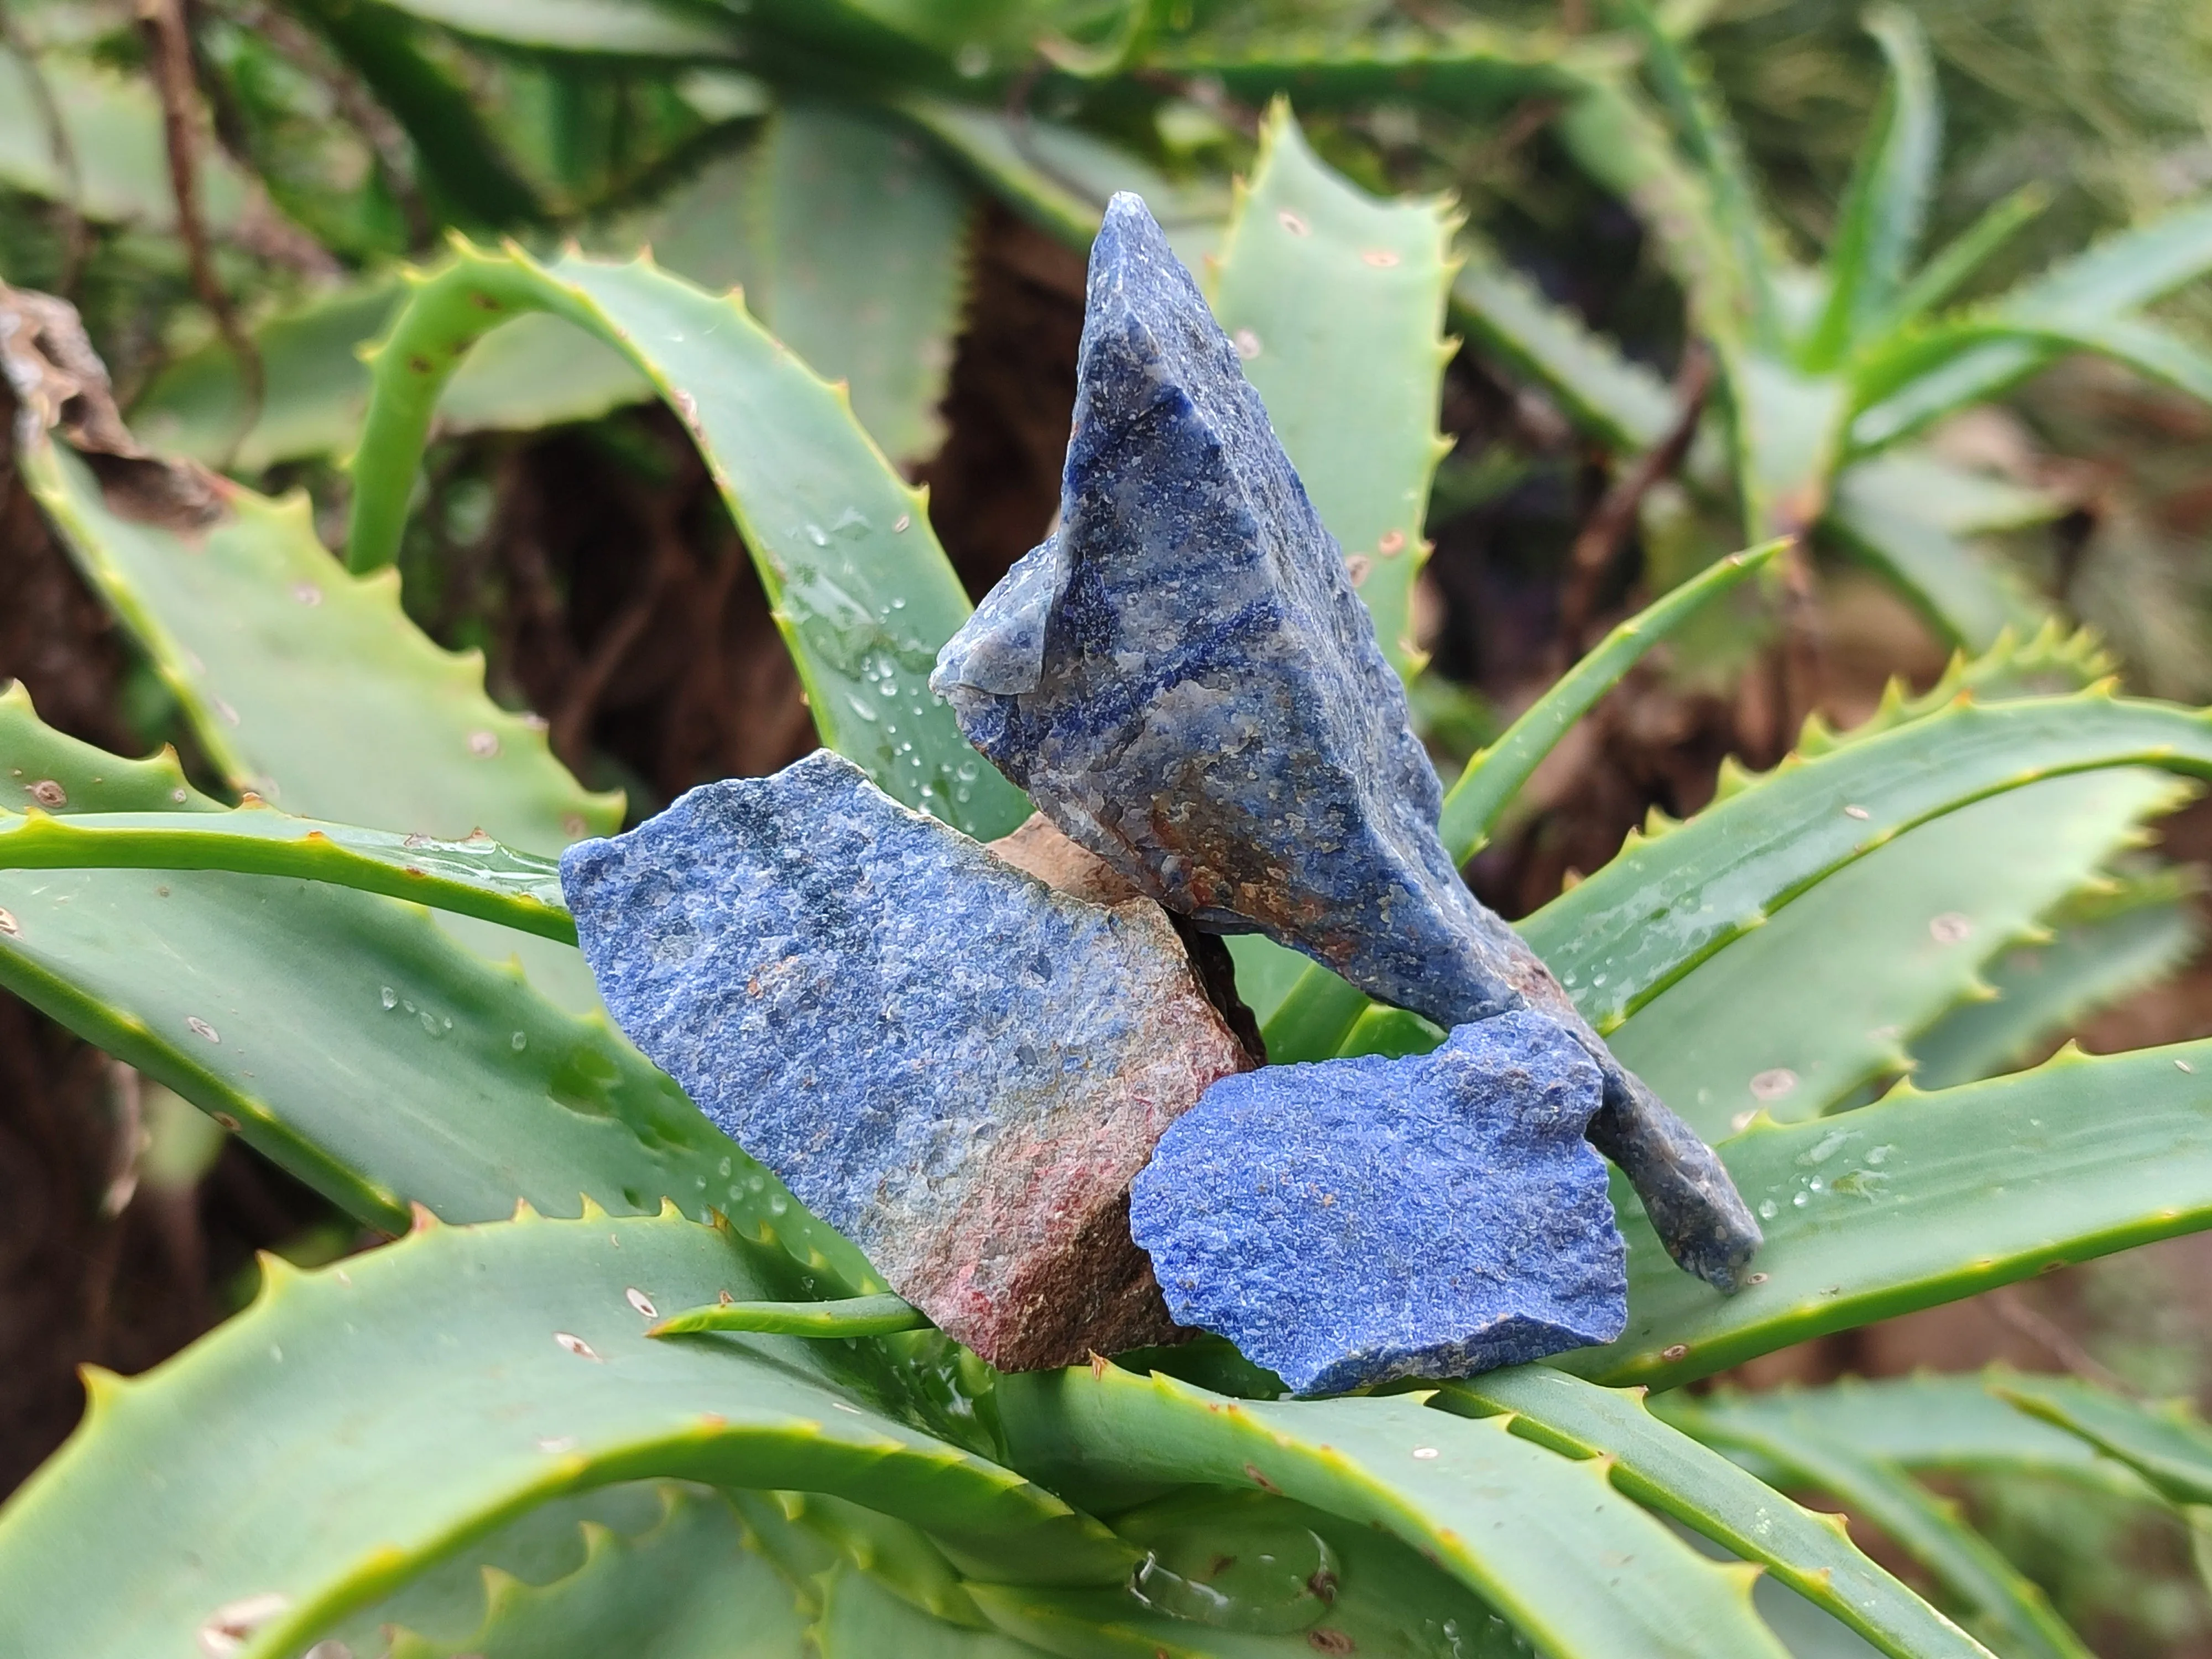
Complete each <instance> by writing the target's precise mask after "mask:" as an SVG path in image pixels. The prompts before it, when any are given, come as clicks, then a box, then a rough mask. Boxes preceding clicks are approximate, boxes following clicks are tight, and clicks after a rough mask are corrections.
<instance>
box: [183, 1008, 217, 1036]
mask: <svg viewBox="0 0 2212 1659" xmlns="http://www.w3.org/2000/svg"><path fill="white" fill-rule="evenodd" d="M185 1024H187V1025H189V1026H190V1027H191V1030H192V1035H193V1036H204V1037H205V1038H206V1039H207V1040H208V1041H209V1042H222V1038H221V1037H219V1036H216V1030H215V1027H214V1026H212V1025H210V1024H208V1023H207V1022H206V1021H205V1020H204V1019H202V1018H200V1017H199V1016H198V1015H197V1014H187V1015H185Z"/></svg>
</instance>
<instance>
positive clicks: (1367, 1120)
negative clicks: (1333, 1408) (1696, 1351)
mask: <svg viewBox="0 0 2212 1659" xmlns="http://www.w3.org/2000/svg"><path fill="white" fill-rule="evenodd" d="M1601 1087H1602V1085H1601V1079H1600V1078H1599V1075H1598V1068H1597V1066H1595V1063H1593V1062H1592V1060H1590V1058H1589V1054H1587V1053H1585V1052H1584V1051H1583V1047H1582V1045H1581V1043H1580V1042H1577V1040H1576V1038H1575V1037H1574V1036H1573V1035H1572V1034H1571V1033H1570V1032H1568V1031H1566V1030H1564V1029H1562V1028H1561V1027H1560V1026H1559V1025H1558V1024H1554V1023H1553V1021H1551V1020H1548V1019H1546V1018H1543V1017H1542V1016H1541V1015H1538V1014H1531V1013H1509V1014H1505V1015H1503V1016H1501V1017H1499V1018H1497V1019H1493V1020H1486V1021H1484V1022H1482V1023H1481V1024H1474V1025H1464V1026H1462V1027H1461V1028H1460V1029H1459V1030H1456V1031H1454V1032H1453V1033H1452V1034H1451V1036H1450V1037H1449V1040H1447V1041H1446V1042H1445V1043H1444V1044H1443V1047H1442V1048H1438V1049H1437V1050H1436V1052H1435V1053H1433V1054H1423V1055H1419V1056H1417V1057H1415V1058H1413V1059H1402V1060H1392V1059H1385V1058H1383V1057H1382V1056H1379V1055H1370V1056H1366V1057H1364V1058H1361V1059H1358V1060H1326V1061H1323V1062H1322V1063H1320V1064H1318V1065H1308V1066H1268V1067H1267V1068H1266V1069H1265V1070H1262V1071H1259V1072H1255V1073H1251V1074H1249V1076H1244V1077H1234V1078H1227V1079H1224V1080H1222V1081H1221V1082H1219V1083H1217V1084H1215V1085H1213V1086H1212V1088H1211V1089H1209V1090H1207V1091H1206V1096H1205V1097H1204V1098H1203V1099H1202V1100H1200V1102H1199V1103H1198V1105H1197V1106H1196V1107H1194V1109H1192V1110H1190V1111H1189V1112H1188V1113H1186V1114H1184V1115H1183V1116H1182V1117H1181V1118H1180V1119H1178V1120H1177V1121H1176V1122H1175V1124H1174V1125H1173V1126H1172V1127H1170V1128H1169V1130H1168V1132H1167V1133H1166V1134H1165V1135H1164V1137H1162V1139H1161V1140H1160V1144H1159V1147H1158V1151H1156V1152H1154V1153H1153V1154H1152V1163H1151V1164H1150V1165H1149V1166H1148V1167H1147V1168H1146V1170H1145V1172H1144V1173H1143V1174H1142V1175H1140V1176H1138V1177H1137V1180H1136V1184H1135V1186H1134V1188H1133V1189H1132V1193H1131V1202H1130V1226H1131V1229H1132V1231H1133V1232H1134V1234H1135V1236H1136V1240H1137V1243H1139V1244H1140V1245H1142V1246H1143V1247H1144V1248H1145V1249H1146V1251H1147V1252H1148V1253H1150V1255H1151V1256H1152V1267H1153V1271H1154V1272H1155V1273H1157V1274H1158V1278H1159V1282H1160V1288H1161V1290H1162V1291H1163V1292H1164V1293H1165V1295H1166V1297H1167V1303H1168V1308H1169V1310H1170V1312H1172V1313H1173V1314H1174V1315H1175V1316H1176V1319H1177V1320H1178V1321H1179V1322H1182V1323H1183V1324H1186V1325H1197V1326H1200V1327H1202V1328H1205V1329H1206V1330H1210V1331H1213V1332H1216V1333H1218V1334H1220V1335H1223V1336H1225V1337H1227V1338H1228V1339H1229V1340H1231V1342H1234V1343H1235V1344H1236V1345H1237V1348H1238V1349H1239V1350H1240V1351H1241V1352H1243V1354H1244V1356H1245V1357H1246V1358H1248V1359H1250V1360H1253V1361H1254V1362H1255V1363H1256V1364H1261V1365H1265V1366H1266V1367H1267V1369H1268V1370H1272V1371H1273V1372H1275V1373H1276V1374H1277V1375H1278V1376H1280V1377H1282V1379H1283V1380H1284V1382H1285V1383H1288V1384H1289V1385H1290V1387H1291V1389H1292V1390H1293V1391H1294V1392H1296V1393H1298V1394H1337V1393H1341V1392H1343V1391H1344V1390H1346V1389H1356V1388H1361V1387H1364V1386H1367V1385H1369V1384H1372V1383H1387V1382H1389V1381H1390V1380H1392V1379H1393V1378H1396V1377H1403V1376H1428V1377H1447V1376H1470V1375H1472V1374H1473V1373H1474V1372H1476V1371H1481V1370H1490V1369H1491V1368H1492V1367H1493V1366H1498V1365H1512V1364H1522V1363H1523V1362H1525V1361H1528V1360H1532V1359H1541V1358H1543V1357H1544V1356H1545V1355H1547V1354H1553V1353H1558V1352H1560V1351H1561V1350H1563V1349H1566V1348H1573V1347H1580V1346H1583V1345H1585V1344H1589V1343H1593V1342H1609V1341H1611V1340H1613V1338H1615V1337H1617V1336H1619V1335H1620V1333H1621V1331H1622V1330H1623V1328H1625V1327H1626V1324H1627V1322H1628V1279H1627V1251H1626V1247H1625V1246H1624V1245H1623V1243H1621V1237H1620V1230H1619V1229H1618V1228H1617V1227H1616V1226H1615V1225H1613V1206H1612V1203H1611V1202H1610V1201H1609V1200H1608V1199H1607V1195H1606V1172H1605V1165H1604V1164H1603V1163H1602V1162H1601V1160H1600V1159H1599V1158H1598V1155H1597V1153H1596V1152H1595V1151H1593V1150H1592V1149H1591V1147H1590V1145H1589V1142H1588V1141H1587V1140H1586V1139H1583V1131H1584V1128H1585V1127H1586V1126H1587V1125H1588V1123H1589V1117H1590V1115H1591V1113H1593V1112H1594V1111H1595V1110H1596V1109H1597V1105H1598V1099H1599V1095H1600V1091H1601Z"/></svg>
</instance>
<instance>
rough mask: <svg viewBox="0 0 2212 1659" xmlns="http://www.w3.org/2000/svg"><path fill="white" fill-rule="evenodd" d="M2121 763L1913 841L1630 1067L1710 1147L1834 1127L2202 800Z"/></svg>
mask: <svg viewBox="0 0 2212 1659" xmlns="http://www.w3.org/2000/svg"><path fill="white" fill-rule="evenodd" d="M2189 793H2190V792H2189V790H2188V789H2187V788H2186V787H2185V786H2179V785H2177V784H2176V782H2175V781H2174V780H2173V779H2172V778H2170V777H2168V776H2166V775H2165V774H2163V773H2160V772H2154V771H2150V770H2148V769H2142V768H2135V767H2122V768H2114V769H2108V770H2102V771H2095V772H2081V773H2074V774H2071V775H2067V776H2063V777H2056V778H2045V779H2044V780H2043V781H2040V782H2037V783H2032V784H2028V785H2026V786H2024V787H2021V788H2019V789H2015V790H2008V791H2007V792H2006V793H2003V794H2001V795H1994V796H1990V797H1989V798H1987V799H1983V800H1978V801H1976V802H1974V803H1972V805H1967V806H1964V807H1961V808H1960V809H1959V810H1958V811H1955V812H1949V813H1946V814H1945V815H1944V816H1943V817H1939V818H1936V819H1935V820H1933V821H1932V822H1929V823H1923V824H1922V825H1920V826H1919V827H1918V828H1917V829H1911V830H1908V831H1906V832H1905V834H1904V835H1901V836H1898V837H1897V838H1896V839H1895V840H1893V841H1890V842H1885V843H1884V844H1883V845H1881V846H1880V847H1878V848H1875V850H1874V851H1872V852H1870V853H1869V854H1867V855H1866V856H1865V857H1864V858H1863V859H1860V860H1857V862H1855V863H1852V864H1849V865H1846V866H1844V867H1843V868H1842V869H1840V870H1838V871H1836V872H1833V873H1832V874H1831V875H1830V876H1828V878H1826V880H1824V881H1822V882H1821V883H1820V885H1818V886H1817V887H1814V888H1813V889H1812V890H1810V891H1808V892H1806V893H1804V894H1802V895H1801V896H1799V897H1798V898H1796V900H1794V901H1792V902H1790V903H1789V904H1787V905H1785V906H1784V907H1783V908H1781V909H1779V910H1778V911H1776V912H1775V913H1774V914H1773V915H1771V917H1770V918H1768V920H1767V921H1766V922H1765V925H1763V926H1761V927H1755V928H1753V930H1752V931H1751V932H1750V933H1747V934H1745V935H1744V936H1743V937H1742V938H1741V939H1737V940H1736V941H1735V943H1734V944H1732V945H1729V947H1728V948H1727V949H1726V950H1723V951H1720V952H1719V953H1718V954H1717V955H1715V956H1712V957H1707V958H1706V959H1705V961H1704V962H1702V963H1699V965H1698V966H1697V967H1695V968H1693V969H1691V970H1690V972H1689V973H1687V974H1686V975H1683V976H1682V977H1681V978H1680V979H1679V980H1677V981H1674V983H1673V984H1672V985H1670V986H1668V987H1667V988H1666V989H1665V990H1663V991H1662V992H1660V993H1659V994H1658V995H1657V996H1656V997H1654V998H1652V999H1651V1000H1650V1001H1649V1002H1647V1003H1645V1004H1644V1006H1642V1007H1640V1008H1639V1009H1638V1010H1637V1012H1635V1013H1633V1014H1632V1015H1631V1016H1630V1017H1629V1018H1628V1019H1627V1020H1626V1023H1624V1024H1622V1025H1621V1026H1620V1028H1619V1029H1618V1030H1615V1031H1614V1032H1613V1033H1612V1035H1611V1036H1610V1037H1609V1038H1608V1039H1607V1041H1608V1042H1610V1043H1611V1044H1612V1047H1613V1052H1614V1053H1615V1054H1619V1055H1620V1060H1621V1063H1622V1064H1623V1065H1625V1066H1628V1067H1629V1068H1630V1069H1631V1070H1632V1071H1633V1072H1635V1073H1637V1074H1638V1076H1639V1077H1641V1078H1643V1079H1644V1081H1645V1082H1646V1083H1649V1084H1650V1085H1651V1086H1652V1088H1654V1089H1655V1090H1656V1091H1658V1093H1659V1097H1660V1098H1661V1099H1662V1100H1665V1101H1667V1102H1668V1103H1670V1104H1671V1105H1673V1106H1674V1109H1676V1110H1677V1111H1679V1112H1680V1113H1681V1114H1682V1115H1683V1116H1684V1118H1685V1119H1686V1121H1688V1122H1689V1124H1690V1126H1691V1127H1692V1128H1694V1129H1696V1130H1697V1131H1698V1132H1699V1133H1700V1134H1702V1135H1704V1136H1705V1137H1706V1138H1707V1139H1720V1138H1721V1137H1723V1136H1724V1135H1726V1134H1728V1133H1730V1132H1731V1130H1732V1129H1735V1128H1741V1127H1742V1126H1743V1125H1744V1124H1745V1123H1747V1122H1748V1121H1750V1120H1751V1118H1752V1116H1753V1115H1754V1114H1755V1113H1757V1112H1759V1111H1760V1110H1762V1109H1764V1110H1766V1111H1769V1112H1771V1113H1772V1114H1773V1115H1774V1116H1775V1117H1777V1118H1778V1119H1780V1120H1782V1121H1785V1122H1792V1121H1798V1120H1801V1119H1804V1118H1809V1117H1818V1116H1819V1115H1820V1114H1821V1113H1822V1112H1824V1111H1827V1110H1830V1109H1832V1108H1834V1107H1835V1106H1837V1105H1838V1103H1842V1102H1844V1101H1845V1100H1848V1099H1850V1098H1851V1097H1853V1096H1854V1095H1855V1094H1857V1091H1859V1090H1860V1089H1861V1088H1862V1087H1863V1086H1864V1085H1867V1084H1869V1083H1870V1082H1874V1081H1875V1080H1877V1079H1881V1078H1883V1077H1885V1076H1895V1075H1898V1074H1899V1073H1903V1072H1905V1070H1907V1069H1908V1068H1909V1067H1910V1066H1911V1058H1910V1055H1909V1054H1908V1053H1907V1051H1906V1041H1907V1039H1908V1037H1909V1036H1911V1034H1912V1033H1914V1032H1917V1031H1919V1030H1923V1028H1925V1027H1927V1026H1928V1025H1929V1024H1933V1023H1934V1022H1935V1021H1936V1019H1937V1018H1940V1017H1941V1016H1942V1013H1943V1012H1944V1011H1945V1010H1947V1009H1948V1008H1950V1007H1952V1006H1954V1005H1955V1004H1957V1003H1958V1002H1959V1001H1960V1000H1962V999H1963V998H1966V997H1969V996H1972V995H1976V994H1987V989H1986V987H1985V986H1984V983H1983V981H1982V977H1981V970H1982V967H1983V964H1984V963H1985V962H1986V961H1987V960H1988V959H1989V957H1990V955H1991V954H1992V953H1993V952H1995V951H1997V950H1998V949H2000V948H2002V946H2004V945H2008V944H2010V943H2012V942H2014V941H2016V940H2018V939H2021V938H2023V937H2026V936H2027V935H2028V934H2030V933H2033V931H2034V930H2035V928H2036V927H2037V922H2038V919H2039V917H2040V916H2041V915H2043V913H2044V912H2045V911H2046V910H2048V909H2050V908H2051V907H2052V906H2053V905H2056V904H2057V903H2058V902H2059V901H2060V900H2062V899H2063V898H2064V897H2065V896H2067V895H2068V894H2069V893H2071V892H2072V891H2074V890H2075V889H2076V888H2077V887H2079V886H2081V884H2083V883H2085V882H2087V881H2088V880H2089V879H2090V878H2093V876H2094V875H2095V874H2096V872H2098V870H2099V869H2100V867H2102V866H2103V865H2104V864H2105V863H2106V861H2107V860H2110V859H2111V858H2112V857H2113V856H2114V855H2115V854H2118V852H2119V851H2121V850H2122V849H2123V848H2126V847H2129V846H2130V845H2133V844H2136V843H2138V842H2142V840H2144V839H2146V838H2147V837H2146V836H2145V834H2144V833H2143V832H2142V830H2141V829H2139V827H2138V826H2139V825H2141V824H2142V823H2143V822H2144V821H2145V820H2147V819H2148V818H2151V817H2156V816H2159V815H2161V814H2163V813H2165V812H2166V811H2171V810H2172V809H2173V808H2174V807H2176V806H2178V805H2180V804H2181V803H2182V802H2183V801H2184V800H2185V799H2187V798H2188V794H2189Z"/></svg>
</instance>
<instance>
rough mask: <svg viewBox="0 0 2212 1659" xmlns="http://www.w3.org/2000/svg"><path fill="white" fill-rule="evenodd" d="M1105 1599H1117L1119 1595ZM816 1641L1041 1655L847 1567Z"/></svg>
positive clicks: (866, 1653) (1016, 1658)
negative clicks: (926, 1607) (953, 1620)
mask: <svg viewBox="0 0 2212 1659" xmlns="http://www.w3.org/2000/svg"><path fill="white" fill-rule="evenodd" d="M1018 1593H1019V1592H1015V1594H1018ZM1107 1594H1109V1595H1115V1597H1116V1599H1118V1592H1112V1591H1109V1592H1107ZM812 1635H813V1638H814V1644H815V1651H816V1652H817V1654H818V1655H819V1659H890V1656H891V1655H894V1654H895V1655H896V1656H898V1659H1036V1656H1038V1655H1039V1654H1040V1653H1041V1652H1042V1650H1039V1649H1036V1648H1033V1647H1031V1646H1030V1645H1029V1644H1028V1643H1026V1642H1018V1641H1016V1640H1015V1639H1014V1638H1012V1637H1011V1636H1003V1635H1000V1634H999V1633H998V1632H994V1631H978V1630H969V1629H968V1628H966V1627H965V1626H961V1625H952V1624H947V1623H946V1622H945V1620H942V1619H939V1618H935V1617H933V1615H931V1614H929V1613H925V1612H923V1611H922V1610H921V1608H920V1607H915V1605H914V1604H913V1603H912V1602H910V1601H903V1600H902V1599H901V1598H900V1597H898V1596H896V1595H892V1594H891V1592H890V1590H888V1589H884V1587H883V1585H882V1584H880V1583H878V1582H877V1580H876V1579H875V1578H874V1577H873V1576H872V1575H871V1574H868V1573H866V1572H861V1571H856V1570H855V1569H854V1568H852V1567H846V1566H841V1567H839V1568H838V1569H837V1570H836V1571H835V1572H833V1573H832V1574H830V1576H829V1582H828V1583H827V1584H826V1585H825V1586H824V1588H823V1596H822V1617H821V1619H820V1620H818V1621H817V1623H816V1624H815V1626H814V1627H813V1632H812ZM485 1659H496V1656H494V1655H489V1654H487V1655H486V1656H485ZM655 1659H659V1656H657V1655H656V1656H655Z"/></svg>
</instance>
